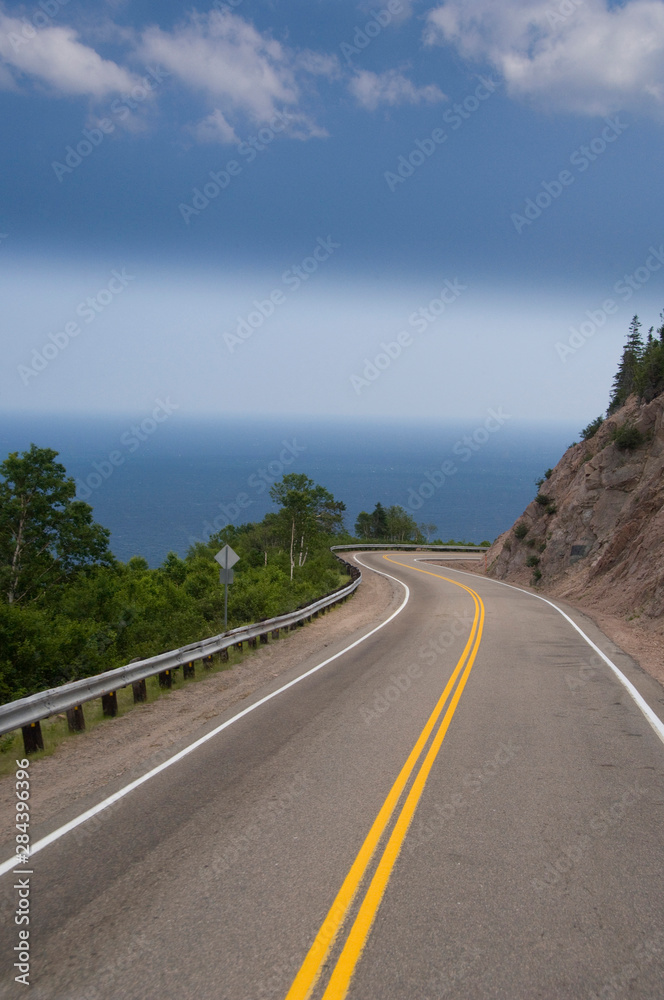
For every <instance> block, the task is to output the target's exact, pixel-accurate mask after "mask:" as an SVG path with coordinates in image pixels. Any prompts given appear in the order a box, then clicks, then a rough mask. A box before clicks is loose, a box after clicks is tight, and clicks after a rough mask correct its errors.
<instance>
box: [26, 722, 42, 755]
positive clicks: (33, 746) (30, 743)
mask: <svg viewBox="0 0 664 1000" xmlns="http://www.w3.org/2000/svg"><path fill="white" fill-rule="evenodd" d="M21 732H22V733H23V748H24V750H25V752H26V753H35V751H36V750H43V749H44V737H43V736H42V731H41V722H31V723H30V725H29V726H23V728H22V729H21Z"/></svg>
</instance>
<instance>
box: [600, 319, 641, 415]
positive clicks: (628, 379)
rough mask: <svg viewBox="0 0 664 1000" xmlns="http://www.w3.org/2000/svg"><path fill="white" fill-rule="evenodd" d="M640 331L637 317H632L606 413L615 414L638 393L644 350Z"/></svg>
mask: <svg viewBox="0 0 664 1000" xmlns="http://www.w3.org/2000/svg"><path fill="white" fill-rule="evenodd" d="M640 331H641V323H640V322H639V317H638V316H634V317H633V318H632V322H631V323H630V326H629V333H628V335H627V341H626V343H625V347H624V348H623V354H622V359H621V361H620V365H619V367H618V372H617V374H616V376H615V378H614V380H613V391H612V393H611V402H610V403H609V409H608V413H615V411H616V410H619V409H620V407H621V406H623V404H624V403H625V402H626V401H627V397H628V396H630V395H631V394H632V393H633V392H636V391H638V378H639V369H640V365H641V361H642V359H643V355H644V350H645V348H644V345H643V339H642V337H641V332H640Z"/></svg>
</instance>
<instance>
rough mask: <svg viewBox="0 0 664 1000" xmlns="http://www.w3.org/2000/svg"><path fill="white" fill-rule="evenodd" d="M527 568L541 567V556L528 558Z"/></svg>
mask: <svg viewBox="0 0 664 1000" xmlns="http://www.w3.org/2000/svg"><path fill="white" fill-rule="evenodd" d="M526 566H539V556H528V558H527V559H526Z"/></svg>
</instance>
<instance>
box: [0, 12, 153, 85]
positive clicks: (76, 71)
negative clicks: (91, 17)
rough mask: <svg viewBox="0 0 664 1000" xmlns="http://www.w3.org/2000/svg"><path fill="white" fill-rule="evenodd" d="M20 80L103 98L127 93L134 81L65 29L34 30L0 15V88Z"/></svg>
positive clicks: (21, 22) (11, 18) (130, 76)
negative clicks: (31, 79) (29, 79)
mask: <svg viewBox="0 0 664 1000" xmlns="http://www.w3.org/2000/svg"><path fill="white" fill-rule="evenodd" d="M22 76H27V77H31V78H33V79H36V80H38V81H41V82H42V83H45V84H47V85H48V86H49V87H51V88H52V89H53V90H54V91H55V92H56V93H59V94H65V95H71V96H83V95H85V96H90V97H95V98H101V97H105V96H107V95H109V94H113V93H122V92H126V91H129V90H131V88H132V87H133V86H134V84H136V83H137V82H138V77H136V76H134V74H133V73H131V72H130V71H129V70H126V69H124V68H123V67H121V66H118V65H117V63H114V62H112V61H111V60H109V59H102V57H101V56H100V55H99V54H98V53H97V52H96V51H95V50H94V49H92V48H90V47H89V46H87V45H84V44H83V43H82V42H80V41H79V39H78V33H77V32H76V31H74V29H73V28H68V27H45V28H35V27H33V26H32V25H30V24H29V22H27V21H21V20H19V19H18V18H13V17H8V16H7V15H6V14H5V13H4V11H0V86H3V85H4V86H6V87H8V86H11V84H12V81H13V83H14V85H16V83H18V82H20V80H21V77H22Z"/></svg>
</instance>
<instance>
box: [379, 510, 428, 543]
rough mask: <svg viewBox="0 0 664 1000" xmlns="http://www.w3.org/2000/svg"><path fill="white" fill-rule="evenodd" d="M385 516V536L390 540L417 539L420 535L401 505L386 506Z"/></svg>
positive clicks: (412, 520)
mask: <svg viewBox="0 0 664 1000" xmlns="http://www.w3.org/2000/svg"><path fill="white" fill-rule="evenodd" d="M386 517H387V537H388V538H389V540H390V541H391V542H410V541H417V540H418V539H419V538H421V537H422V536H421V534H420V530H419V528H418V527H417V524H416V523H415V521H414V519H413V518H412V517H411V516H410V514H409V513H408V511H406V510H404V508H403V507H399V506H392V507H388V508H387V511H386ZM434 527H435V525H434Z"/></svg>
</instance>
